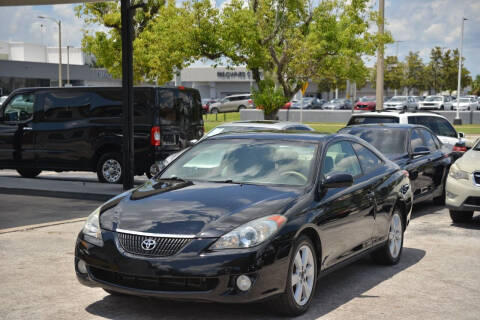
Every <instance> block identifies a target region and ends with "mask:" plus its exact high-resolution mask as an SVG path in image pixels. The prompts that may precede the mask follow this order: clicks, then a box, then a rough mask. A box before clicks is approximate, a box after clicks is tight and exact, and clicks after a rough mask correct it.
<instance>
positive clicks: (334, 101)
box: [330, 99, 342, 103]
mask: <svg viewBox="0 0 480 320" xmlns="http://www.w3.org/2000/svg"><path fill="white" fill-rule="evenodd" d="M337 102H342V99H332V100H330V103H337Z"/></svg>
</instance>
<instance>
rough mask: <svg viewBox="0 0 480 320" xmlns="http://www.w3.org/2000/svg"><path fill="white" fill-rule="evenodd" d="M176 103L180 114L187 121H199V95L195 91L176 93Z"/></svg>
mask: <svg viewBox="0 0 480 320" xmlns="http://www.w3.org/2000/svg"><path fill="white" fill-rule="evenodd" d="M177 99H178V103H177V106H178V108H179V111H180V114H183V115H184V116H185V117H186V119H188V121H191V122H197V121H199V120H200V119H201V117H202V115H201V107H202V106H201V101H200V95H199V94H198V92H196V91H178V98H177Z"/></svg>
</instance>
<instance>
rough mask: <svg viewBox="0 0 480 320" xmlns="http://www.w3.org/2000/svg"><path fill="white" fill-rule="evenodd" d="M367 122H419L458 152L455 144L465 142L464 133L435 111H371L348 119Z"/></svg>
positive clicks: (355, 122) (358, 122) (349, 122)
mask: <svg viewBox="0 0 480 320" xmlns="http://www.w3.org/2000/svg"><path fill="white" fill-rule="evenodd" d="M369 123H402V124H407V123H408V124H419V125H422V126H425V127H427V128H429V129H430V130H432V131H433V132H434V133H435V134H436V135H437V137H438V139H440V141H441V142H442V143H443V144H445V145H447V146H448V148H449V150H452V152H456V153H458V151H459V150H457V148H455V144H456V143H458V142H460V143H466V144H468V143H467V141H465V140H464V137H465V135H464V134H463V133H462V132H458V133H457V131H456V130H455V128H454V127H453V126H452V124H451V123H450V122H448V120H447V118H445V117H444V116H441V115H438V114H435V113H423V112H418V113H411V112H405V113H398V112H372V113H359V114H353V115H352V117H351V118H350V120H349V121H348V124H347V125H348V126H352V125H356V124H369Z"/></svg>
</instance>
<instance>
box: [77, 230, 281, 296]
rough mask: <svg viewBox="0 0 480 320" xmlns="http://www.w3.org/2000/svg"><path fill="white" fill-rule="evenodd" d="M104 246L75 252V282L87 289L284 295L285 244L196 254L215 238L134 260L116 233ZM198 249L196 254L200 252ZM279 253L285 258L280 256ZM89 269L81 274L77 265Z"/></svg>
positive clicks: (81, 244) (82, 244)
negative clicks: (245, 282) (246, 284)
mask: <svg viewBox="0 0 480 320" xmlns="http://www.w3.org/2000/svg"><path fill="white" fill-rule="evenodd" d="M102 237H103V240H104V245H103V247H98V246H95V245H93V244H90V243H88V242H86V241H84V239H83V236H82V234H80V235H79V237H78V239H77V244H76V248H75V271H76V275H77V279H78V281H79V282H80V283H81V284H83V285H86V286H89V287H102V288H104V289H108V290H112V291H116V292H121V293H126V294H131V295H138V296H150V297H157V298H165V299H174V300H195V301H211V302H224V303H246V302H252V301H258V300H263V299H266V298H269V297H271V296H273V295H277V294H280V293H282V292H283V291H284V290H285V286H286V279H287V274H288V264H289V258H288V257H289V245H287V246H286V247H284V248H283V249H282V250H277V249H275V248H274V247H273V245H272V244H269V245H267V246H264V247H262V248H256V249H253V250H252V249H242V250H229V251H228V252H227V251H225V252H215V253H206V252H205V253H202V254H198V252H199V251H198V249H199V248H205V247H208V246H210V245H211V243H213V242H214V241H215V239H212V238H210V239H196V240H193V241H192V242H191V243H190V244H188V245H187V246H186V247H184V248H183V249H182V250H181V251H180V252H179V253H177V254H176V255H174V256H169V257H161V258H150V257H144V256H134V255H132V254H128V253H126V252H124V251H123V250H122V249H119V248H121V247H119V246H120V245H119V244H118V239H117V237H116V233H115V232H110V231H104V230H102ZM201 251H202V250H200V252H201ZM280 252H283V254H280ZM80 259H81V260H83V261H84V262H85V263H86V265H87V273H86V274H85V273H81V272H80V271H79V268H78V261H79V260H80ZM242 274H243V275H247V276H249V277H250V278H251V280H252V283H253V284H252V287H251V288H250V290H248V291H247V292H242V291H240V290H239V289H238V288H237V287H236V285H235V281H236V278H237V277H238V276H239V275H242Z"/></svg>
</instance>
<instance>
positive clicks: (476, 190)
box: [445, 176, 480, 211]
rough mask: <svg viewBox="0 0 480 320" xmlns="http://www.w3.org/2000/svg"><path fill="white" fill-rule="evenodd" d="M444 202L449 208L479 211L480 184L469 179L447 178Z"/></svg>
mask: <svg viewBox="0 0 480 320" xmlns="http://www.w3.org/2000/svg"><path fill="white" fill-rule="evenodd" d="M445 191H446V196H445V204H446V206H447V207H448V208H449V209H452V210H458V211H480V186H476V185H474V183H473V181H472V180H471V179H469V180H457V179H453V178H452V177H450V176H449V177H448V178H447V185H446V189H445Z"/></svg>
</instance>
